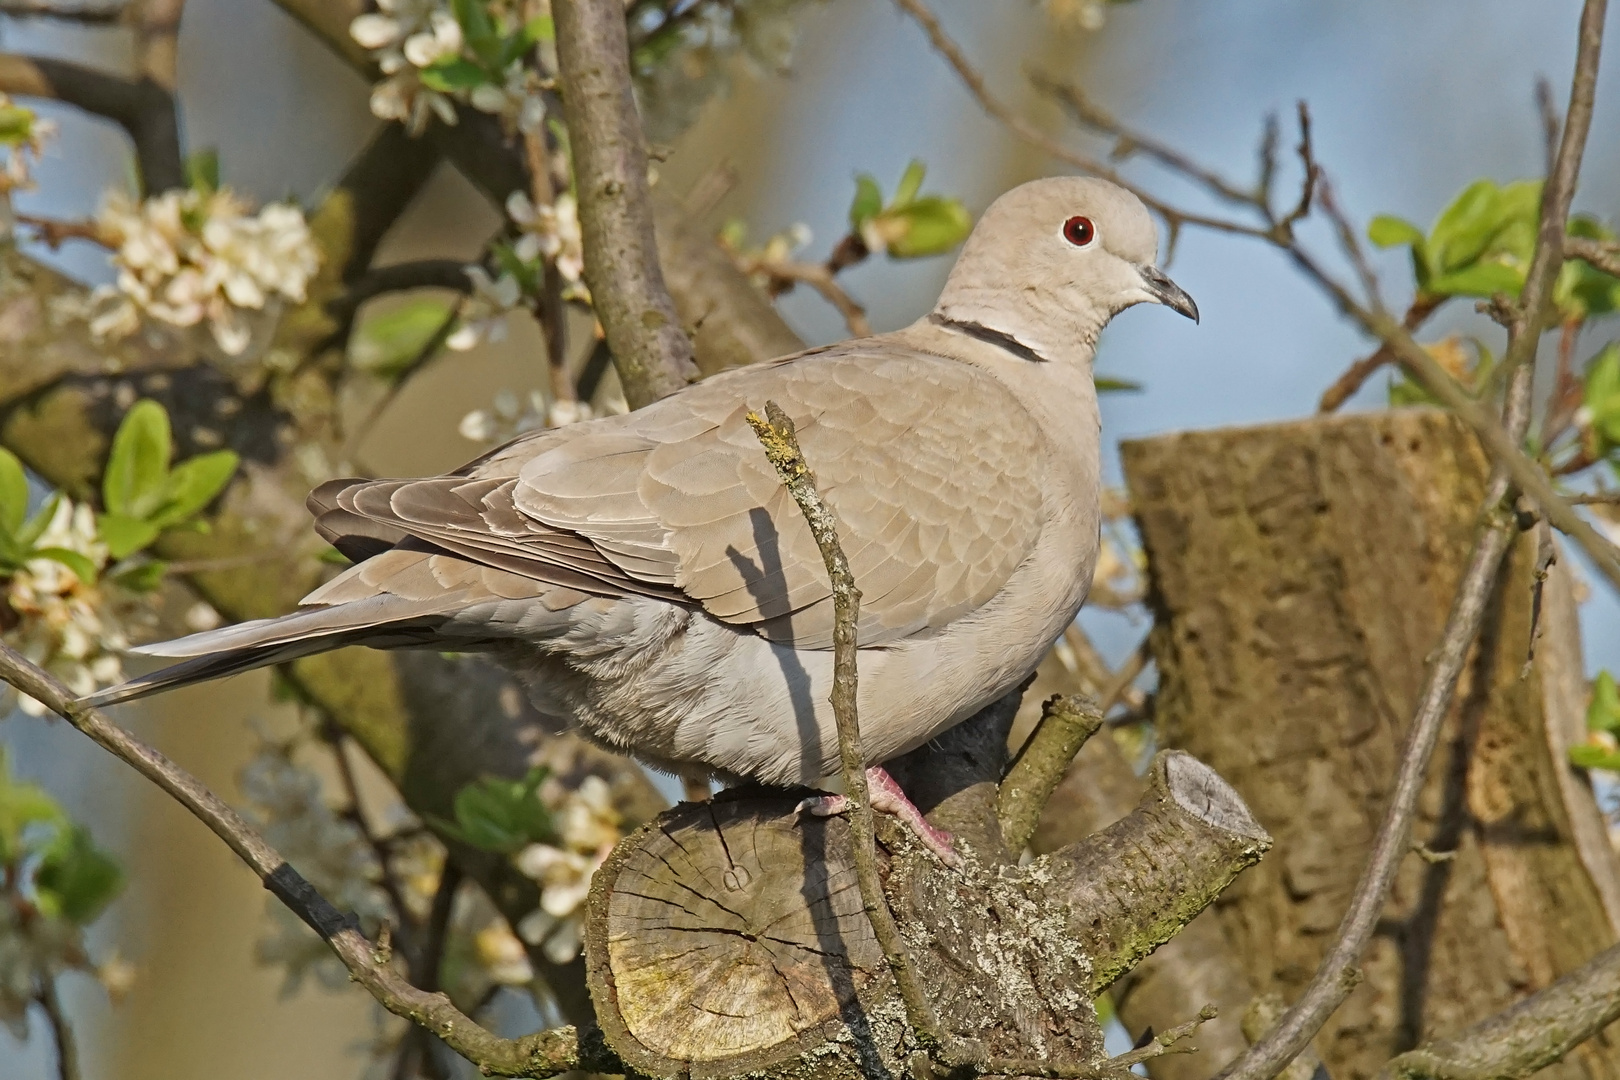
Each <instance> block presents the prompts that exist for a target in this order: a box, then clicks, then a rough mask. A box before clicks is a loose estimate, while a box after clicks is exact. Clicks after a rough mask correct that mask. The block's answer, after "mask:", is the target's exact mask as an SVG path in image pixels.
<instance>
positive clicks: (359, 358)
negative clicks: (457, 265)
mask: <svg viewBox="0 0 1620 1080" xmlns="http://www.w3.org/2000/svg"><path fill="white" fill-rule="evenodd" d="M450 311H451V306H450V305H449V304H447V303H445V302H444V301H443V300H434V299H430V298H426V297H424V298H421V299H416V300H407V301H405V302H403V303H400V304H398V305H395V306H391V307H390V308H389V309H388V310H386V311H383V312H380V313H378V314H376V315H371V316H368V317H367V318H366V320H365V321H364V322H362V323H361V324H360V325H359V326H358V327H356V328H355V331H354V333H353V334H352V335H351V336H350V338H349V363H350V364H352V365H354V366H355V367H356V368H358V369H359V370H361V371H366V372H369V373H371V374H373V375H375V376H377V377H378V378H382V379H393V378H396V377H397V376H399V375H402V374H404V373H405V371H407V370H408V369H409V368H410V366H411V365H412V364H414V363H415V362H416V358H417V357H418V356H420V355H421V354H422V350H423V349H424V348H426V347H427V345H428V342H430V341H432V340H433V337H434V335H435V334H437V333H438V332H439V330H440V328H442V327H443V326H444V321H445V320H446V319H448V318H449V317H450Z"/></svg>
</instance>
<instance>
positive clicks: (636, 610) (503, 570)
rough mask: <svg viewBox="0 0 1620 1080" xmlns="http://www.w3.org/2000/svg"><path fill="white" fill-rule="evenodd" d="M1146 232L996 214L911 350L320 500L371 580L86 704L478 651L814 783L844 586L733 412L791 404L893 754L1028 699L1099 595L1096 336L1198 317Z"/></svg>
mask: <svg viewBox="0 0 1620 1080" xmlns="http://www.w3.org/2000/svg"><path fill="white" fill-rule="evenodd" d="M1077 214H1082V215H1087V216H1088V217H1089V219H1090V220H1091V221H1094V222H1095V234H1096V238H1095V241H1094V242H1092V243H1090V244H1088V245H1085V246H1077V245H1075V244H1074V243H1073V242H1072V241H1070V240H1066V239H1065V236H1064V232H1065V229H1064V224H1065V222H1066V221H1068V220H1069V219H1070V218H1072V217H1073V216H1074V215H1077ZM1155 243H1156V241H1155V236H1154V229H1153V225H1152V222H1151V220H1150V219H1149V218H1148V216H1147V214H1146V211H1145V210H1143V208H1142V207H1141V204H1140V203H1138V202H1137V201H1136V200H1135V199H1134V197H1132V196H1130V195H1128V194H1127V193H1125V192H1123V191H1121V190H1120V189H1118V188H1115V187H1113V186H1112V185H1108V184H1105V183H1103V182H1102V181H1096V180H1081V179H1058V180H1048V181H1038V182H1036V183H1034V184H1029V185H1025V186H1023V187H1021V188H1018V189H1015V190H1014V191H1013V192H1010V193H1009V194H1008V195H1006V196H1004V197H1003V198H1002V199H1000V200H998V201H997V203H996V204H994V205H993V206H992V207H991V208H990V209H989V210H988V211H986V213H985V216H984V219H983V220H982V221H981V223H980V225H979V227H978V229H976V230H975V232H974V234H973V236H972V237H971V238H970V240H969V241H968V244H967V246H966V248H965V250H964V253H963V255H962V257H961V259H960V260H959V262H958V264H957V266H956V268H955V270H953V272H952V275H951V278H950V281H949V282H948V284H947V286H946V289H945V292H944V294H943V295H942V297H941V300H940V304H939V305H938V307H936V309H935V311H934V313H933V314H932V315H930V316H929V317H927V318H925V319H923V320H921V321H919V322H918V323H916V324H914V325H912V326H910V327H907V328H906V329H904V330H900V331H897V332H895V333H892V334H885V335H879V336H877V337H873V338H867V339H862V340H858V341H851V342H846V343H844V344H840V345H836V346H832V347H829V348H823V349H814V350H810V351H809V352H805V353H801V354H799V355H797V356H792V357H787V358H783V359H780V360H776V361H773V362H771V363H768V364H762V365H757V366H754V367H748V368H742V369H737V370H734V371H729V372H726V373H723V374H721V375H718V376H715V377H713V378H711V379H709V380H707V381H705V382H703V383H700V384H697V385H694V386H691V387H688V388H687V389H685V390H683V391H681V392H680V393H677V394H675V395H672V396H671V397H668V398H665V399H664V400H662V401H659V402H657V403H655V404H653V405H651V406H649V407H647V408H645V409H642V410H640V411H638V412H635V413H632V414H630V415H627V416H621V417H610V418H605V419H601V420H596V421H592V422H588V423H583V424H576V425H572V426H569V427H564V428H560V429H552V430H546V431H539V432H534V433H531V434H528V435H525V436H523V437H521V438H519V439H518V440H516V441H514V442H512V443H509V444H507V445H506V446H503V447H501V448H499V449H497V450H495V451H493V452H492V453H490V454H487V455H485V456H484V457H482V458H480V459H478V460H477V461H474V462H472V463H471V464H469V465H467V466H465V467H464V468H462V469H460V470H458V471H457V472H455V473H452V474H450V475H448V476H442V477H433V478H427V479H415V480H376V481H365V480H345V481H333V482H331V483H328V484H324V485H322V486H321V487H320V488H318V489H316V491H315V492H314V493H313V494H312V495H311V497H310V509H311V512H312V513H313V514H314V515H315V519H316V524H315V527H316V529H317V530H318V531H319V532H320V534H321V535H322V536H323V537H325V538H327V539H328V540H329V541H330V542H331V543H333V544H334V546H336V547H337V548H338V550H340V551H341V552H343V553H344V554H345V555H347V556H348V557H350V558H351V559H354V560H357V565H355V566H353V567H351V568H350V569H348V570H346V571H345V572H343V573H342V574H340V575H338V576H337V577H336V578H334V579H333V580H332V581H330V582H328V583H327V584H326V585H323V586H322V587H321V588H319V589H317V590H316V591H315V592H313V593H311V594H310V595H309V596H308V597H306V598H305V600H304V603H303V606H302V607H301V608H300V609H299V611H298V612H295V613H293V614H291V615H288V616H285V617H283V618H280V619H269V620H261V621H259V622H254V623H244V624H241V625H238V626H232V627H226V628H224V629H221V630H216V631H211V632H209V633H205V634H197V635H193V636H191V637H188V638H182V639H180V640H178V641H172V642H166V643H163V644H160V645H154V646H148V647H146V648H145V649H142V650H140V651H142V652H145V653H148V654H151V655H156V656H170V657H183V658H186V659H184V660H183V661H182V662H181V663H179V664H177V665H175V666H173V667H170V668H167V669H164V670H162V671H159V672H155V673H153V674H152V675H148V676H144V677H142V678H140V679H136V680H133V681H131V682H130V683H127V684H125V685H123V686H120V687H114V688H112V689H111V690H108V691H105V692H103V693H101V694H99V695H96V696H95V697H94V698H93V699H92V700H94V701H95V702H96V703H98V704H106V703H111V702H115V701H122V700H127V699H130V698H134V697H139V696H142V695H144V694H147V693H151V692H154V691H156V690H160V689H163V688H165V687H168V686H173V685H179V684H182V683H187V682H192V681H196V680H198V679H204V678H213V677H217V676H220V675H225V674H230V673H233V672H236V671H241V670H246V669H248V668H250V667H257V666H260V665H263V664H267V663H278V662H283V661H286V660H290V659H293V658H296V657H298V656H303V655H308V654H310V653H314V652H319V651H323V650H325V649H330V648H335V647H338V646H342V645H349V644H366V645H372V646H376V647H383V648H398V647H410V646H431V647H436V648H445V649H454V650H463V651H465V650H484V651H488V652H489V653H491V654H492V655H493V656H494V657H495V658H496V659H498V660H500V661H501V662H503V663H505V664H506V665H508V666H509V667H511V668H512V669H513V670H514V671H515V672H516V673H517V674H518V675H519V676H520V677H521V678H522V679H523V681H524V683H525V684H526V686H527V687H528V688H529V690H530V693H531V696H533V697H534V699H535V701H536V704H537V705H538V706H539V707H540V708H541V709H542V710H544V711H546V712H548V713H550V714H552V715H556V716H558V717H562V718H570V719H573V720H576V721H577V722H578V723H579V724H580V726H581V727H582V728H583V729H584V730H585V731H586V732H588V733H589V734H591V735H593V736H594V737H596V738H598V739H600V740H602V741H604V742H607V743H609V744H611V745H613V746H616V747H618V748H621V749H625V750H628V751H630V752H633V753H635V754H637V755H639V756H641V757H643V758H644V759H647V760H649V761H651V762H653V763H655V764H660V765H666V766H673V765H681V766H684V767H690V766H692V765H700V766H704V767H707V768H708V769H710V770H712V771H714V772H717V773H719V774H722V775H727V776H747V777H753V778H756V779H761V780H766V781H770V782H779V783H792V782H813V781H815V780H816V779H817V778H819V777H820V776H822V775H824V774H825V773H826V772H828V771H831V770H832V769H833V768H834V767H835V763H836V758H837V740H836V735H835V732H834V727H833V723H832V717H831V711H830V708H829V707H828V705H827V694H828V691H829V689H830V686H831V660H832V657H831V651H830V650H831V631H832V603H831V591H830V589H829V587H828V583H827V579H826V573H825V570H824V568H823V566H822V563H821V558H820V555H819V553H818V551H817V549H816V547H815V544H814V542H813V540H812V538H811V536H810V533H809V530H808V528H807V527H806V526H805V524H804V522H803V520H802V518H801V517H800V516H799V513H798V510H797V508H796V507H795V506H794V505H793V502H792V500H791V499H790V498H789V497H788V496H787V494H786V492H785V490H784V489H783V488H782V487H781V485H780V484H779V483H778V481H777V478H776V476H775V474H774V472H773V471H772V469H771V466H770V465H769V463H768V462H767V461H766V459H765V456H764V454H763V452H762V451H761V449H760V447H759V445H758V443H757V441H756V439H755V436H754V434H753V432H752V430H751V429H750V428H749V427H748V425H747V424H746V422H745V421H744V414H745V413H746V412H747V411H748V410H749V409H758V408H760V407H762V406H763V404H764V402H765V401H766V400H767V399H772V400H775V401H776V402H778V403H779V404H780V405H782V407H783V408H784V409H785V410H786V411H787V413H788V414H789V415H790V416H791V417H793V419H794V421H795V423H796V424H797V427H798V433H799V439H800V443H801V445H802V446H803V449H804V452H805V455H806V457H807V459H808V460H809V461H810V463H811V465H812V467H813V468H814V469H815V470H816V473H817V477H818V480H819V482H820V485H821V488H822V491H823V494H824V495H825V496H826V498H827V501H828V503H829V504H830V505H831V506H832V508H833V510H834V512H835V513H836V514H837V516H838V519H839V526H840V534H841V538H842V542H843V545H844V548H845V550H846V552H847V554H848V556H849V558H850V563H851V566H852V568H853V570H854V573H855V576H856V579H857V581H858V582H859V584H860V586H861V590H862V593H863V602H862V608H861V620H860V624H859V636H860V642H861V647H862V656H861V665H862V667H861V673H862V680H861V710H862V720H863V723H862V727H863V736H864V740H865V744H866V747H867V749H868V752H869V754H870V756H871V758H872V760H873V761H874V762H876V761H882V760H885V759H887V758H889V757H892V756H894V755H896V754H898V753H901V752H903V751H905V750H907V749H909V748H911V747H913V746H916V745H918V744H920V743H921V742H923V741H925V740H926V739H928V738H930V737H932V736H933V735H934V734H936V733H937V732H939V731H941V730H943V729H944V728H946V727H948V726H950V725H951V724H954V723H956V722H958V721H960V720H961V719H963V718H965V717H966V716H968V715H971V714H972V713H973V712H974V711H976V710H977V709H978V708H980V707H982V706H983V705H985V704H987V703H989V702H990V701H993V700H995V699H996V698H998V697H1000V696H1001V695H1002V694H1003V693H1005V692H1006V690H1007V689H1008V688H1009V687H1011V686H1012V685H1015V684H1016V683H1017V682H1018V681H1019V680H1020V679H1021V678H1022V677H1023V676H1024V675H1025V674H1026V673H1027V672H1028V671H1030V670H1031V669H1033V667H1034V666H1035V664H1036V663H1038V662H1039V660H1040V657H1041V655H1042V654H1043V653H1044V651H1045V650H1046V648H1047V647H1048V646H1049V645H1050V644H1051V642H1052V640H1053V639H1054V638H1055V637H1056V636H1057V635H1058V634H1059V633H1060V632H1061V631H1062V629H1063V627H1064V626H1065V625H1066V624H1067V623H1068V622H1069V621H1070V620H1071V619H1072V618H1073V617H1074V614H1075V612H1076V611H1077V609H1078V608H1079V606H1080V604H1081V603H1082V602H1083V600H1084V598H1085V594H1086V590H1087V588H1088V587H1089V584H1090V579H1091V573H1092V568H1093V565H1094V563H1095V560H1096V554H1097V529H1098V511H1097V496H1098V490H1099V476H1098V456H1099V455H1098V419H1097V411H1096V397H1095V389H1094V386H1093V384H1092V378H1091V370H1090V360H1091V353H1092V346H1093V343H1094V342H1095V340H1096V335H1097V333H1098V332H1099V331H1100V330H1101V328H1102V326H1103V325H1104V324H1105V323H1106V322H1107V320H1108V319H1109V318H1110V317H1111V316H1112V315H1113V314H1114V313H1116V312H1117V311H1119V310H1121V309H1122V308H1124V307H1127V306H1129V305H1131V304H1133V303H1138V302H1142V301H1154V302H1167V303H1172V304H1174V305H1175V306H1176V307H1177V308H1178V309H1179V310H1184V311H1186V310H1187V308H1188V307H1190V304H1191V301H1190V300H1187V299H1186V297H1185V294H1182V293H1180V292H1179V290H1175V294H1174V295H1171V294H1169V293H1168V292H1166V290H1167V289H1174V288H1175V287H1174V286H1173V285H1169V284H1168V279H1165V278H1164V277H1163V275H1162V274H1160V273H1158V271H1156V270H1154V269H1153V268H1152V267H1151V261H1152V256H1153V252H1154V246H1155ZM1183 301H1184V302H1185V303H1183ZM1191 313H1195V310H1194V312H1191Z"/></svg>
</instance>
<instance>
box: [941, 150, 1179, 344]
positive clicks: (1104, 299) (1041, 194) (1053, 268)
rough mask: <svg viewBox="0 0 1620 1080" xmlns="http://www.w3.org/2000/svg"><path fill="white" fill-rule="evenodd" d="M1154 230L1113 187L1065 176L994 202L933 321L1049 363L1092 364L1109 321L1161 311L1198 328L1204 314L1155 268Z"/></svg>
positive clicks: (1134, 201)
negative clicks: (1007, 342)
mask: <svg viewBox="0 0 1620 1080" xmlns="http://www.w3.org/2000/svg"><path fill="white" fill-rule="evenodd" d="M1158 246H1159V242H1158V230H1157V229H1156V228H1155V227H1154V224H1153V218H1152V217H1151V216H1149V214H1148V211H1147V207H1145V206H1143V205H1142V200H1140V199H1138V198H1137V197H1136V196H1135V195H1133V194H1131V193H1130V192H1129V191H1126V190H1125V189H1124V188H1122V187H1120V186H1118V185H1117V184H1111V183H1109V182H1108V181H1106V180H1098V179H1095V178H1092V177H1080V176H1059V177H1051V178H1048V179H1045V180H1034V181H1031V182H1029V183H1027V184H1021V185H1019V186H1018V187H1015V188H1013V189H1012V190H1011V191H1008V192H1007V193H1006V194H1004V195H1002V196H1001V197H1000V198H999V199H997V200H996V201H995V202H993V203H991V204H990V207H989V209H987V210H985V212H984V214H983V216H981V217H980V218H979V222H978V224H977V225H976V226H975V227H974V229H973V234H972V235H971V236H969V237H968V240H967V243H966V244H965V245H964V246H963V248H962V254H961V256H960V257H959V258H958V259H957V261H956V266H955V267H954V268H953V269H952V270H951V274H950V277H949V279H947V281H946V283H945V289H944V291H943V292H942V293H941V294H940V299H939V304H938V306H937V307H936V308H935V309H934V311H935V315H936V316H938V317H940V318H943V319H945V320H947V321H949V322H956V323H962V324H969V325H973V326H978V327H982V328H984V329H987V330H991V331H994V332H995V333H996V334H999V335H1005V336H1008V337H1011V338H1015V339H1016V340H1017V341H1018V343H1019V344H1020V345H1022V346H1024V347H1025V348H1027V349H1030V350H1031V351H1033V352H1035V353H1036V354H1038V355H1039V356H1040V357H1041V358H1043V359H1047V360H1056V359H1061V358H1063V357H1065V356H1071V355H1074V354H1075V353H1076V350H1077V349H1078V350H1079V351H1080V353H1081V354H1082V355H1084V356H1085V357H1087V358H1089V356H1090V353H1091V347H1092V345H1094V344H1095V342H1096V340H1097V335H1098V334H1099V333H1101V331H1102V328H1103V327H1104V326H1106V325H1107V323H1108V320H1109V319H1111V318H1113V317H1114V316H1115V315H1117V314H1118V313H1119V312H1121V311H1123V310H1125V309H1126V308H1128V307H1131V306H1132V305H1134V304H1163V305H1164V306H1166V307H1168V308H1170V309H1171V310H1173V311H1178V312H1180V313H1181V314H1183V315H1185V316H1187V318H1189V319H1192V320H1193V321H1195V322H1196V321H1197V320H1198V306H1197V305H1196V304H1194V303H1193V299H1192V297H1190V296H1188V295H1187V294H1186V293H1185V292H1184V291H1183V290H1182V289H1181V287H1180V286H1179V285H1177V284H1176V283H1175V282H1173V281H1171V280H1170V278H1169V277H1168V276H1167V275H1166V274H1165V273H1164V271H1162V270H1160V269H1159V268H1158V267H1157V266H1156V265H1155V264H1154V263H1155V258H1156V256H1157V253H1158Z"/></svg>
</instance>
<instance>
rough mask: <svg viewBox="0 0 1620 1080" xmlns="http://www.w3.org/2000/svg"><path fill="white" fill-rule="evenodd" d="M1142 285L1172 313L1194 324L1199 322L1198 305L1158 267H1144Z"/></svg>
mask: <svg viewBox="0 0 1620 1080" xmlns="http://www.w3.org/2000/svg"><path fill="white" fill-rule="evenodd" d="M1140 269H1141V271H1142V284H1143V285H1145V286H1147V291H1148V292H1150V293H1152V294H1153V295H1154V297H1155V298H1157V299H1158V301H1159V303H1161V304H1163V305H1164V306H1165V307H1167V308H1169V309H1170V310H1171V311H1179V312H1181V313H1182V314H1183V315H1185V316H1187V318H1189V319H1191V320H1192V321H1193V322H1197V321H1198V305H1197V304H1195V303H1193V298H1192V297H1190V296H1188V295H1187V293H1186V292H1185V291H1184V290H1183V289H1182V287H1181V286H1180V285H1177V284H1176V283H1175V282H1173V281H1171V280H1170V279H1169V277H1167V276H1166V275H1165V272H1164V271H1163V270H1160V269H1159V268H1158V267H1157V266H1143V267H1141V268H1140Z"/></svg>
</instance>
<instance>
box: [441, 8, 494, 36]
mask: <svg viewBox="0 0 1620 1080" xmlns="http://www.w3.org/2000/svg"><path fill="white" fill-rule="evenodd" d="M485 5H486V0H450V10H451V11H452V12H454V13H455V16H456V22H458V23H460V24H461V33H462V36H463V37H467V38H473V37H494V36H496V29H495V23H494V21H493V20H491V19H490V17H489V9H488V7H486V6H485Z"/></svg>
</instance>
